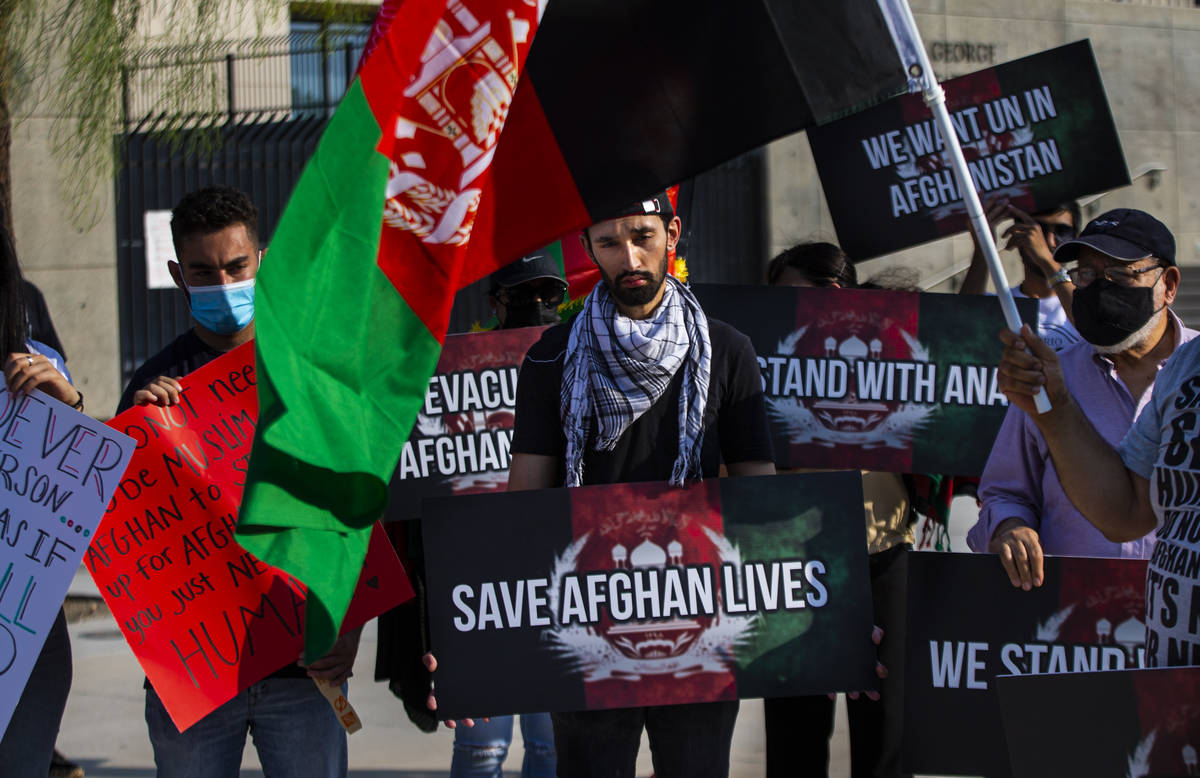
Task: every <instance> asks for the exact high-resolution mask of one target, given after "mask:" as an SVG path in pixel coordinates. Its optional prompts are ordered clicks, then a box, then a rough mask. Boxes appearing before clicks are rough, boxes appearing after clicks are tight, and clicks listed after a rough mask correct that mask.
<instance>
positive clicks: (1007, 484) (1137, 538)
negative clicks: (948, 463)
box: [967, 208, 1197, 613]
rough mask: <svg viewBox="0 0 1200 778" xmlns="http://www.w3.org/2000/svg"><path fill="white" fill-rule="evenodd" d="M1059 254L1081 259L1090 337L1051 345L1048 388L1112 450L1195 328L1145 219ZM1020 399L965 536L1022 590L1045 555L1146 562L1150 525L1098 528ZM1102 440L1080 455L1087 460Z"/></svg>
mask: <svg viewBox="0 0 1200 778" xmlns="http://www.w3.org/2000/svg"><path fill="white" fill-rule="evenodd" d="M1055 259H1057V260H1058V261H1059V262H1061V263H1063V264H1067V263H1070V262H1077V265H1076V266H1075V267H1073V268H1072V269H1071V270H1070V272H1069V276H1070V278H1071V281H1072V283H1073V286H1074V295H1073V301H1072V310H1073V316H1074V321H1075V326H1076V327H1077V328H1078V330H1079V332H1080V334H1082V335H1083V337H1084V338H1085V339H1086V341H1087V342H1085V343H1079V344H1076V345H1074V346H1070V347H1068V348H1066V349H1063V350H1062V351H1059V352H1058V358H1057V360H1056V365H1055V366H1056V367H1057V368H1059V370H1060V372H1061V375H1062V380H1063V381H1065V386H1066V389H1067V391H1069V395H1067V396H1066V397H1065V399H1064V396H1063V395H1061V394H1060V395H1059V397H1058V398H1057V399H1056V398H1055V395H1054V393H1051V400H1052V402H1054V403H1055V406H1056V408H1057V406H1058V404H1060V403H1064V402H1069V404H1071V405H1072V406H1075V407H1077V409H1078V410H1079V411H1081V412H1082V417H1083V418H1085V419H1086V420H1087V422H1088V423H1090V424H1089V426H1090V427H1091V428H1093V429H1094V430H1095V434H1098V435H1099V436H1100V437H1101V438H1102V439H1103V441H1104V443H1105V444H1107V446H1110V447H1112V446H1116V445H1117V444H1118V443H1120V441H1121V439H1122V438H1123V437H1124V436H1125V435H1126V433H1127V432H1128V431H1129V429H1130V426H1131V425H1132V424H1133V420H1134V417H1135V416H1136V415H1137V414H1138V412H1140V411H1141V410H1142V409H1143V408H1145V407H1146V406H1147V404H1148V403H1149V402H1150V401H1151V390H1152V389H1153V387H1154V386H1155V382H1156V381H1159V380H1162V379H1161V378H1160V376H1161V375H1165V371H1163V372H1162V373H1160V368H1161V367H1162V365H1163V363H1165V362H1166V360H1167V358H1168V357H1170V356H1171V354H1172V353H1174V352H1175V350H1176V349H1177V348H1178V347H1180V346H1181V345H1183V344H1184V343H1187V342H1188V341H1190V340H1192V339H1193V338H1194V337H1196V335H1197V333H1196V332H1195V331H1194V330H1190V329H1188V328H1186V327H1184V326H1183V323H1182V322H1181V321H1180V320H1179V317H1177V316H1176V315H1175V314H1174V313H1172V312H1171V310H1170V308H1169V307H1168V306H1170V304H1171V303H1172V301H1174V299H1175V293H1176V291H1177V290H1178V288H1179V280H1180V272H1179V268H1178V267H1177V266H1176V264H1175V239H1174V237H1173V236H1172V235H1171V232H1170V231H1169V230H1168V229H1167V228H1166V226H1165V225H1163V224H1162V222H1160V221H1158V220H1157V219H1155V218H1154V217H1153V216H1151V215H1150V214H1148V213H1145V212H1144V211H1138V210H1133V209H1128V208H1122V209H1117V210H1113V211H1109V212H1107V213H1105V214H1102V215H1101V216H1099V217H1097V218H1096V219H1094V220H1093V221H1092V222H1090V223H1089V224H1088V225H1087V227H1086V228H1085V229H1084V230H1083V232H1082V233H1080V235H1079V237H1078V238H1075V239H1072V240H1068V241H1066V242H1064V243H1063V244H1062V245H1060V246H1059V247H1058V250H1057V251H1056V252H1055ZM1046 345H1048V344H1046ZM1040 347H1041V348H1045V346H1044V345H1041V346H1040ZM1059 366H1060V367H1059ZM1004 370H1005V368H1004V367H1003V366H1002V367H1001V373H1003V372H1004ZM1002 380H1003V377H1002ZM1049 388H1050V387H1047V389H1049ZM1009 396H1010V399H1011V398H1012V395H1011V394H1010V395H1009ZM1021 405H1022V404H1021V403H1017V404H1014V405H1011V406H1010V407H1009V409H1008V414H1007V415H1006V416H1005V418H1004V423H1003V425H1002V426H1001V428H1000V432H999V434H998V435H997V436H996V442H995V445H994V446H993V447H992V453H991V455H990V456H989V457H988V461H987V464H986V465H985V467H984V470H983V478H982V480H981V483H980V487H979V499H980V501H981V503H982V510H981V511H980V514H979V521H978V522H977V523H976V524H975V526H974V527H972V528H971V530H970V531H969V532H968V533H967V543H968V545H969V546H970V547H971V548H972V549H973V550H975V551H991V552H993V553H996V554H998V555H999V557H1000V563H1001V565H1002V566H1003V568H1004V571H1005V573H1006V574H1007V576H1008V578H1009V581H1010V582H1011V583H1012V584H1013V586H1018V587H1021V588H1023V589H1025V590H1029V589H1031V588H1033V587H1035V586H1040V585H1041V584H1042V581H1043V556H1044V555H1045V554H1053V555H1070V556H1095V557H1115V558H1124V559H1149V558H1150V556H1151V552H1152V551H1153V550H1154V543H1155V536H1154V532H1153V529H1154V527H1153V525H1150V526H1147V527H1145V528H1144V529H1142V531H1140V532H1133V533H1129V534H1127V535H1125V536H1122V537H1121V538H1120V539H1119V540H1113V539H1112V538H1111V537H1109V536H1108V533H1104V532H1102V531H1101V529H1098V528H1097V527H1096V526H1093V524H1092V522H1091V516H1090V514H1088V513H1087V511H1086V510H1083V511H1080V510H1079V509H1078V508H1077V506H1079V505H1080V503H1079V502H1077V501H1075V499H1074V495H1073V494H1072V493H1071V491H1070V489H1069V488H1064V485H1065V482H1064V481H1063V480H1061V479H1060V474H1061V473H1062V471H1063V467H1062V463H1061V461H1060V457H1061V456H1062V455H1061V454H1060V453H1059V452H1058V451H1056V450H1055V448H1054V446H1053V445H1052V441H1049V440H1048V438H1049V437H1050V436H1048V435H1046V434H1045V432H1044V426H1043V424H1042V421H1043V420H1042V419H1041V418H1034V417H1035V416H1039V414H1034V415H1033V416H1031V415H1029V414H1027V413H1026V412H1024V411H1022V410H1021V409H1020V406H1021ZM1056 415H1057V414H1056ZM1089 432H1090V431H1089ZM1078 439H1079V440H1083V439H1085V436H1084V435H1082V434H1081V435H1080V436H1079V438H1078ZM1100 447H1101V444H1096V445H1095V446H1086V447H1084V448H1081V452H1088V453H1084V454H1083V455H1084V456H1088V455H1090V452H1091V450H1092V449H1093V448H1097V449H1098V448H1100ZM1052 454H1053V462H1052V461H1051V455H1052ZM1181 607H1182V606H1181ZM1182 612H1184V613H1186V612H1187V611H1182Z"/></svg>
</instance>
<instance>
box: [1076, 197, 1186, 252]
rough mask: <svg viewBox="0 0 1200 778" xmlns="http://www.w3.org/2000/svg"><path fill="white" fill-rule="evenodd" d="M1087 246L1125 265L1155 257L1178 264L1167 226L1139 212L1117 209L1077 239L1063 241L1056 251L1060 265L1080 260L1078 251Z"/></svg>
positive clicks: (1080, 234) (1102, 217) (1092, 223)
mask: <svg viewBox="0 0 1200 778" xmlns="http://www.w3.org/2000/svg"><path fill="white" fill-rule="evenodd" d="M1081 246H1088V247H1090V248H1093V249H1095V250H1096V251H1099V252H1100V253H1101V254H1107V255H1108V256H1110V257H1112V258H1113V259H1119V260H1121V261H1122V262H1134V261H1136V260H1139V259H1146V258H1147V257H1155V258H1157V259H1160V260H1162V261H1163V262H1166V263H1167V264H1168V265H1174V264H1175V236H1174V235H1172V234H1171V231H1170V230H1168V229H1167V225H1165V224H1163V223H1162V222H1160V221H1159V220H1158V219H1155V218H1154V217H1153V216H1151V215H1150V214H1148V213H1146V212H1145V211H1139V210H1137V209H1136V208H1116V209H1114V210H1111V211H1107V212H1105V213H1102V214H1100V215H1099V216H1097V217H1096V218H1095V219H1092V220H1091V221H1090V222H1088V225H1087V226H1086V227H1084V228H1083V232H1081V233H1079V237H1078V238H1073V239H1071V240H1068V241H1063V242H1062V243H1061V244H1059V246H1058V248H1057V249H1055V251H1054V259H1055V260H1057V261H1058V262H1070V261H1071V260H1074V259H1078V258H1079V248H1080V247H1081Z"/></svg>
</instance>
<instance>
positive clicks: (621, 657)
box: [548, 495, 756, 682]
mask: <svg viewBox="0 0 1200 778" xmlns="http://www.w3.org/2000/svg"><path fill="white" fill-rule="evenodd" d="M672 497H674V495H672V496H669V497H667V498H666V499H667V500H670V499H671V498H672ZM609 499H610V500H611V499H613V498H612V497H611V495H610V498H609ZM682 499H687V498H686V497H682ZM610 504H611V503H610ZM604 514H605V517H604V518H603V519H601V520H600V521H598V522H596V523H594V524H593V526H591V527H590V528H589V529H586V530H585V531H583V533H582V534H581V535H580V536H579V537H578V538H577V539H576V541H575V542H574V543H572V544H571V545H570V546H569V547H568V548H567V549H566V550H565V551H564V552H563V554H562V555H560V556H559V557H558V558H557V559H556V560H555V565H554V570H553V572H552V576H551V584H550V590H549V592H548V594H549V600H550V606H551V610H552V612H553V613H554V614H555V619H556V623H555V626H554V628H553V629H552V630H551V632H550V637H551V642H552V643H553V645H554V647H555V650H556V651H557V652H558V653H559V654H560V655H563V656H567V657H570V658H571V659H573V660H574V662H575V663H576V665H577V666H578V667H579V669H580V670H582V672H583V676H584V680H585V681H587V682H593V681H603V680H606V679H622V680H627V681H634V680H638V679H641V678H643V677H646V676H667V677H673V678H675V679H682V678H687V677H689V676H694V675H697V674H701V673H726V672H729V669H730V668H729V666H728V662H729V658H730V657H731V656H733V655H734V653H735V649H736V647H737V646H738V645H740V644H741V643H743V642H744V641H746V640H748V639H749V638H750V637H751V636H752V634H753V631H754V626H755V621H756V616H754V615H749V616H745V615H730V614H727V613H724V612H722V609H721V608H720V607H716V606H717V605H719V601H718V600H717V598H719V597H723V596H724V595H723V594H722V593H721V592H720V591H719V588H720V586H721V583H720V582H719V581H718V580H717V579H716V576H714V577H713V579H712V581H711V586H710V588H709V592H708V593H709V594H710V595H711V596H712V599H713V602H712V603H710V605H712V606H713V607H705V606H704V605H703V604H701V603H699V602H697V599H698V598H697V596H696V595H697V591H698V587H697V583H698V575H697V572H698V571H700V570H703V569H704V568H708V569H710V570H720V569H721V566H722V564H729V565H732V566H733V567H734V568H735V569H740V567H741V555H740V553H739V552H738V550H737V548H736V547H735V546H734V545H733V544H732V543H730V542H729V541H728V540H727V539H726V538H725V537H724V536H723V535H722V534H721V533H720V531H719V529H720V525H719V514H718V516H717V519H716V521H717V522H718V523H716V524H715V525H714V526H709V525H710V523H711V522H710V521H708V519H707V517H705V516H703V515H697V513H689V512H687V511H678V510H675V509H673V508H672V507H670V506H652V507H648V508H635V509H632V510H626V511H617V512H612V511H604ZM578 515H579V513H578V512H577V513H576V516H578ZM588 523H591V522H588ZM581 528H582V527H580V526H579V525H577V529H581ZM585 571H586V572H588V573H597V572H604V573H608V574H609V575H610V576H614V575H615V576H616V577H619V578H622V579H624V580H626V581H628V582H629V590H630V597H629V600H630V601H631V602H632V603H639V602H640V603H641V606H637V607H632V608H631V611H633V613H631V614H630V615H629V616H628V617H627V618H623V619H618V618H614V614H615V612H616V611H617V610H619V608H618V607H613V608H610V609H609V610H608V611H607V612H606V613H604V614H603V615H602V616H601V618H600V620H599V622H598V623H595V624H591V625H587V626H584V625H579V624H564V623H562V619H561V618H559V616H561V614H562V613H563V610H564V608H565V606H564V603H563V602H562V598H563V597H564V596H568V595H566V593H565V586H564V579H565V577H567V576H569V575H571V574H573V573H576V572H578V573H584V572H585ZM610 571H611V572H610ZM617 571H622V572H620V573H618V572H617ZM615 588H616V587H614V589H615ZM672 589H674V590H675V592H676V595H677V596H676V601H677V602H681V603H683V602H686V604H684V605H681V606H680V607H679V608H678V609H677V610H676V611H675V612H671V609H670V606H669V604H668V603H670V602H671V599H672V594H671V591H672ZM651 592H652V594H651ZM643 606H644V612H641V613H638V612H637V610H638V607H643ZM660 606H661V612H656V611H658V608H659V607H660Z"/></svg>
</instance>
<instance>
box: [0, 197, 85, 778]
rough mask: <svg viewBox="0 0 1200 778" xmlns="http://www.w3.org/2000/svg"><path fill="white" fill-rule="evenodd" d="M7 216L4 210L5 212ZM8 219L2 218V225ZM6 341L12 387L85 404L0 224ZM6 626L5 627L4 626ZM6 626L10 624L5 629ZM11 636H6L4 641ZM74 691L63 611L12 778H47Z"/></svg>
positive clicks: (20, 711) (8, 753) (35, 681)
mask: <svg viewBox="0 0 1200 778" xmlns="http://www.w3.org/2000/svg"><path fill="white" fill-rule="evenodd" d="M0 217H2V214H0ZM3 222H4V220H3V218H0V225H2V224H3ZM0 345H2V346H3V351H0V354H3V355H4V357H3V364H4V382H5V385H6V388H7V390H8V391H10V392H13V393H14V394H27V393H29V392H32V391H33V390H34V389H40V390H42V391H43V392H45V393H46V394H48V395H50V396H51V397H53V398H54V399H56V400H58V401H60V402H63V403H66V404H67V405H70V406H73V407H74V408H76V409H80V410H82V408H83V395H82V394H81V393H80V392H79V391H77V390H76V389H75V387H74V386H72V385H71V381H70V376H69V375H68V373H67V371H66V367H65V365H64V364H63V358H62V356H61V355H59V353H58V352H57V351H55V350H54V349H52V348H50V347H49V346H46V345H44V344H41V343H38V342H36V341H33V340H30V339H29V337H28V323H27V320H26V317H25V301H24V293H23V285H22V281H21V268H20V266H19V265H18V264H17V255H16V252H15V250H14V249H13V242H12V236H11V235H9V234H8V230H6V229H4V228H3V227H2V226H0ZM0 627H3V625H0ZM5 629H6V628H5ZM5 637H6V636H5V635H3V634H0V640H3V639H4V638H5ZM70 689H71V641H70V638H69V637H68V635H67V621H66V618H65V616H64V615H63V612H62V609H59V611H58V618H56V619H55V621H54V625H53V626H52V627H51V628H50V631H49V633H48V634H47V635H46V641H45V643H43V644H42V651H41V654H39V656H38V659H37V663H36V664H35V665H34V668H33V672H32V673H31V674H30V676H29V680H28V681H27V682H26V683H25V689H24V691H22V693H21V699H20V700H18V702H17V707H16V710H15V711H13V716H12V720H11V721H10V722H9V724H8V729H7V730H5V732H4V737H3V739H2V740H0V765H2V766H3V767H0V772H2V773H3V774H4V775H5V776H7V777H8V778H46V775H47V774H48V772H49V770H50V760H51V757H52V756H53V754H54V741H55V738H56V737H57V736H58V727H59V724H60V723H61V721H62V716H63V711H64V710H65V709H66V706H67V692H69V691H70Z"/></svg>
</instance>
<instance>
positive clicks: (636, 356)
mask: <svg viewBox="0 0 1200 778" xmlns="http://www.w3.org/2000/svg"><path fill="white" fill-rule="evenodd" d="M664 284H665V289H664V292H663V298H662V302H661V303H660V304H659V306H658V308H656V309H655V310H654V313H653V315H651V316H650V318H648V319H640V320H639V319H630V318H628V317H626V316H623V315H621V314H620V313H618V312H617V308H616V304H615V303H614V302H613V299H612V296H611V295H609V293H608V287H607V286H606V285H605V284H604V283H599V284H597V285H596V288H595V289H594V290H592V293H591V294H590V295H588V298H587V300H586V301H584V304H583V310H582V311H580V312H579V315H578V316H577V317H576V318H575V322H574V324H572V326H571V336H570V339H569V340H568V341H567V354H566V361H565V363H564V365H563V378H562V397H561V401H560V406H559V410H560V414H561V416H562V421H563V430H564V432H565V433H566V436H567V454H566V465H567V479H566V486H579V485H580V484H582V483H583V453H584V447H585V446H586V445H587V438H588V432H589V430H590V429H591V425H592V420H593V418H594V419H595V423H596V442H595V449H596V450H597V451H611V450H612V449H613V446H615V445H616V442H617V439H618V438H619V437H621V434H622V433H623V432H624V431H625V430H626V429H628V428H629V425H630V424H633V422H634V421H636V420H637V418H638V417H639V416H641V415H642V414H643V413H645V412H646V411H647V410H649V409H650V406H652V405H654V403H655V402H656V401H658V399H659V398H660V397H662V396H663V394H664V393H666V391H667V387H669V386H670V385H671V379H672V377H674V375H675V373H676V371H678V370H679V369H680V368H683V371H684V372H683V387H682V389H681V391H680V393H679V455H678V456H677V457H676V459H675V466H674V467H673V468H672V469H671V483H672V484H674V485H675V486H683V485H684V484H685V483H686V482H687V480H688V479H689V478H692V477H694V478H697V479H699V478H700V477H701V473H700V444H701V437H702V435H703V432H704V408H705V406H706V405H707V403H708V382H709V376H710V375H711V372H712V342H711V341H710V340H709V335H708V319H707V318H706V317H705V315H704V311H702V310H701V309H700V304H699V303H698V302H697V301H696V298H695V297H694V296H693V295H692V293H691V291H690V290H688V288H687V287H686V286H684V285H683V284H681V283H680V282H679V281H677V280H675V279H674V278H672V277H671V276H667V278H666V279H665V281H664Z"/></svg>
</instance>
